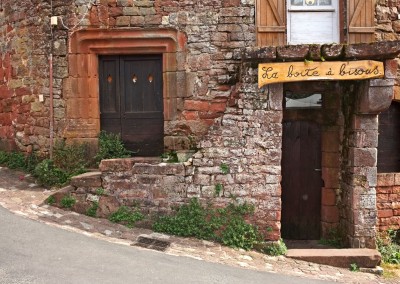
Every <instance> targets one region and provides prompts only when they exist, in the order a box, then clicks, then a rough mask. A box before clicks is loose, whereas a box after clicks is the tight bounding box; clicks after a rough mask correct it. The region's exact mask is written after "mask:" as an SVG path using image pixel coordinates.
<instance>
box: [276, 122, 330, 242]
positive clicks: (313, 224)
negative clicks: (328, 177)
mask: <svg viewBox="0 0 400 284" xmlns="http://www.w3.org/2000/svg"><path fill="white" fill-rule="evenodd" d="M320 167H321V133H320V129H319V126H318V125H317V124H315V123H312V122H307V121H289V122H285V123H284V125H283V145H282V236H283V237H284V238H287V239H319V237H320V230H321V187H322V179H321V171H320Z"/></svg>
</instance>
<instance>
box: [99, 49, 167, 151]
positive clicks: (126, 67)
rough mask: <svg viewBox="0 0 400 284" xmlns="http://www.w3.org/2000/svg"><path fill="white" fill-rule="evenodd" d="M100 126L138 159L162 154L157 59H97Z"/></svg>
mask: <svg viewBox="0 0 400 284" xmlns="http://www.w3.org/2000/svg"><path fill="white" fill-rule="evenodd" d="M99 68H100V75H99V80H100V125H101V129H102V130H105V131H107V132H112V133H119V134H120V135H121V138H122V141H123V142H124V144H125V146H126V148H128V149H129V150H132V151H134V152H135V153H136V155H137V156H159V155H161V154H162V152H163V148H164V147H163V139H164V138H163V137H164V115H163V96H162V58H161V56H160V55H145V56H143V55H141V56H136V55H135V56H133V55H132V56H102V57H100V64H99Z"/></svg>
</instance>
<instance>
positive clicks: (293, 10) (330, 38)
mask: <svg viewBox="0 0 400 284" xmlns="http://www.w3.org/2000/svg"><path fill="white" fill-rule="evenodd" d="M338 14H339V13H338V0H288V9H287V42H288V43H289V44H302V43H334V42H335V43H337V42H339V25H338Z"/></svg>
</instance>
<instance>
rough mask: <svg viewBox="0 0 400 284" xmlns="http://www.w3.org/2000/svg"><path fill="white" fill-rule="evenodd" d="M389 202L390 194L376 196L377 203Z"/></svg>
mask: <svg viewBox="0 0 400 284" xmlns="http://www.w3.org/2000/svg"><path fill="white" fill-rule="evenodd" d="M388 201H389V194H377V195H376V202H378V203H384V202H388Z"/></svg>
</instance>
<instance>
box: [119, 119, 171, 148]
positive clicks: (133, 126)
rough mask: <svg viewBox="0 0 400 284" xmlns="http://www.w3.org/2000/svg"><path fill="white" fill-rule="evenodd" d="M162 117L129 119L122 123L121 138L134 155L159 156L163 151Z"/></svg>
mask: <svg viewBox="0 0 400 284" xmlns="http://www.w3.org/2000/svg"><path fill="white" fill-rule="evenodd" d="M163 131H164V123H163V120H162V119H157V118H155V119H129V120H128V121H126V123H123V124H122V133H123V137H122V139H123V140H124V141H125V145H126V146H127V147H128V148H129V149H131V150H132V151H134V152H135V155H136V156H159V155H160V154H161V153H162V152H163V148H164V147H163V145H164V142H163V139H164V137H163V135H158V134H159V133H163Z"/></svg>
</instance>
